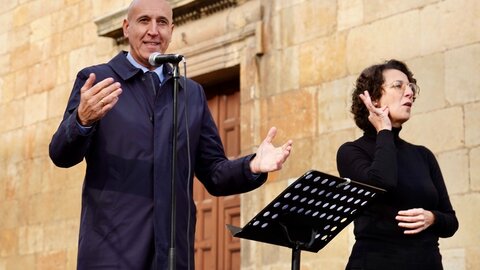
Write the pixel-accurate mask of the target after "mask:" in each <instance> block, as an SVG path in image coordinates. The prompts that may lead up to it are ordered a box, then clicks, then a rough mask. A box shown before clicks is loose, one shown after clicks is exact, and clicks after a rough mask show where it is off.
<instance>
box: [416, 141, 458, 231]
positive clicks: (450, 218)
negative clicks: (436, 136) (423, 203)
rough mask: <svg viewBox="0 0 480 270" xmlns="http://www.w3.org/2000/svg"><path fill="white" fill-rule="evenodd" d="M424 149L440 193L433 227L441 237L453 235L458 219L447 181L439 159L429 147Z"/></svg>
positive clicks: (433, 211)
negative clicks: (451, 201) (449, 194)
mask: <svg viewBox="0 0 480 270" xmlns="http://www.w3.org/2000/svg"><path fill="white" fill-rule="evenodd" d="M424 149H425V152H426V156H427V160H428V164H429V167H430V174H431V177H432V180H433V184H434V185H435V188H436V189H437V193H438V207H437V209H433V210H431V211H432V213H433V214H434V215H435V223H434V225H433V226H432V229H433V230H434V231H435V232H436V233H437V235H438V236H439V237H451V236H453V234H454V233H455V232H456V231H457V230H458V220H457V217H456V215H455V211H454V210H453V207H452V204H451V203H450V198H449V196H448V192H447V188H446V186H445V181H444V179H443V175H442V172H441V170H440V166H439V165H438V162H437V159H436V158H435V156H434V155H433V153H432V152H431V151H430V150H428V149H427V148H424Z"/></svg>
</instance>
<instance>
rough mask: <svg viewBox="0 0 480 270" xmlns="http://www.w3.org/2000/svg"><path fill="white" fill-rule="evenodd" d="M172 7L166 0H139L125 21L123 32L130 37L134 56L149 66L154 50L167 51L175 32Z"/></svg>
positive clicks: (131, 7)
mask: <svg viewBox="0 0 480 270" xmlns="http://www.w3.org/2000/svg"><path fill="white" fill-rule="evenodd" d="M172 17H173V16H172V9H171V7H170V5H169V4H168V3H167V2H166V1H165V0H137V1H134V2H133V3H132V5H131V6H130V8H129V10H128V15H127V19H125V20H124V21H123V34H124V36H125V37H126V38H128V42H129V44H130V53H131V54H132V56H133V58H134V59H135V60H136V61H137V62H138V63H140V64H142V65H144V66H145V67H147V68H150V69H152V68H153V67H152V66H151V65H150V64H149V63H148V57H149V56H150V54H152V53H154V52H160V53H165V51H166V50H167V48H168V45H169V44H170V41H171V38H172V32H173V27H174V25H173V22H172Z"/></svg>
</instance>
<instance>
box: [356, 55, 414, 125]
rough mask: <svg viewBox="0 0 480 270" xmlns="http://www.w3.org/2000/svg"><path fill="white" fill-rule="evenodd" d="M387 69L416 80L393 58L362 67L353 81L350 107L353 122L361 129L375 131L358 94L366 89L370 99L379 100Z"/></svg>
mask: <svg viewBox="0 0 480 270" xmlns="http://www.w3.org/2000/svg"><path fill="white" fill-rule="evenodd" d="M387 69H396V70H399V71H401V72H403V73H404V74H405V75H407V78H408V81H409V82H411V83H416V82H417V80H415V78H413V73H412V72H411V71H410V70H409V69H408V67H407V65H405V63H403V62H401V61H398V60H395V59H392V60H388V61H385V62H384V63H382V64H378V65H373V66H370V67H368V68H366V69H364V70H363V71H362V73H361V74H360V76H358V78H357V81H356V83H355V88H354V89H353V93H352V107H351V111H350V112H351V113H352V114H353V117H354V120H355V124H356V125H357V126H358V127H359V128H360V129H362V130H363V131H369V130H370V131H372V130H373V131H375V128H374V127H373V125H372V124H371V123H370V121H369V120H368V115H369V112H368V109H367V107H366V106H365V104H363V101H362V100H361V99H360V97H359V95H360V94H363V92H364V91H368V93H369V94H370V97H371V98H372V101H375V100H379V99H380V98H381V97H382V95H383V91H384V90H383V88H382V85H383V84H384V82H385V80H384V78H383V71H384V70H387ZM414 98H415V96H414Z"/></svg>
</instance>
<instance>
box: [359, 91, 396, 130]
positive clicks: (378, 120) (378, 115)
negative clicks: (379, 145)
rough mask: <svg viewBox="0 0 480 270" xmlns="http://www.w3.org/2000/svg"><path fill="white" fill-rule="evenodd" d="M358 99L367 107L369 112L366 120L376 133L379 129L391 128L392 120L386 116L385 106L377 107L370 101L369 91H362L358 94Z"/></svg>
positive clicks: (387, 111)
mask: <svg viewBox="0 0 480 270" xmlns="http://www.w3.org/2000/svg"><path fill="white" fill-rule="evenodd" d="M359 97H360V99H361V100H362V101H363V104H365V106H366V107H367V109H368V111H369V112H370V114H369V115H368V120H369V121H370V123H372V125H373V127H375V129H376V130H377V133H378V132H380V130H383V129H388V130H392V121H391V120H390V117H389V116H388V114H389V110H388V107H387V106H384V107H380V108H379V107H377V106H375V105H374V104H373V103H372V99H371V97H370V93H368V91H364V92H363V94H360V95H359Z"/></svg>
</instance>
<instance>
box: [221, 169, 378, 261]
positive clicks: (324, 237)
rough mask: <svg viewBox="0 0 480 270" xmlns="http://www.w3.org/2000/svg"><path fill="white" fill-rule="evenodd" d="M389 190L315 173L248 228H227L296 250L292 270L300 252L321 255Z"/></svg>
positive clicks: (292, 187)
mask: <svg viewBox="0 0 480 270" xmlns="http://www.w3.org/2000/svg"><path fill="white" fill-rule="evenodd" d="M383 192H385V190H383V189H380V188H376V187H373V186H369V185H366V184H362V183H359V182H355V181H351V180H350V179H344V178H339V177H336V176H332V175H329V174H326V173H322V172H319V171H315V170H311V171H308V172H306V173H305V174H304V175H303V176H301V177H300V178H298V179H297V180H296V181H295V182H293V183H292V184H291V185H290V186H289V187H288V188H287V189H285V190H284V191H283V192H282V193H281V194H280V195H278V196H277V197H276V198H275V199H274V200H273V201H272V202H270V204H269V205H267V206H266V207H265V208H264V209H263V210H261V211H260V213H258V214H257V215H256V216H255V217H254V218H253V219H252V220H250V221H249V222H248V223H247V225H245V226H244V227H243V228H238V227H235V226H232V225H229V224H227V228H228V229H229V230H230V232H231V233H232V235H233V236H235V237H239V238H244V239H249V240H254V241H259V242H264V243H269V244H273V245H279V246H284V247H288V248H291V249H292V270H299V269H300V252H301V250H306V251H310V252H318V251H319V250H320V249H322V248H323V247H324V246H326V245H327V244H328V243H329V242H330V240H332V239H333V238H334V237H335V236H336V235H337V234H338V233H339V232H340V231H341V230H342V229H344V228H345V227H346V226H347V225H348V224H349V223H350V222H351V221H352V220H354V219H355V218H356V217H357V216H358V215H359V214H360V212H361V210H363V209H364V208H365V207H366V206H367V205H368V204H369V202H370V201H371V200H372V199H374V198H375V197H377V195H378V194H380V193H383Z"/></svg>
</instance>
